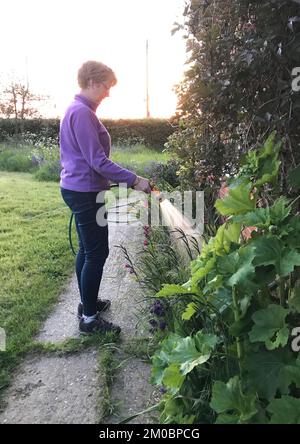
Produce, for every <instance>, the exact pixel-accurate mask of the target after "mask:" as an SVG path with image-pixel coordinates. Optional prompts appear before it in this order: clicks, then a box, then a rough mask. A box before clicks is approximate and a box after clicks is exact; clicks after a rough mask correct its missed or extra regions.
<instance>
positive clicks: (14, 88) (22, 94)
mask: <svg viewBox="0 0 300 444" xmlns="http://www.w3.org/2000/svg"><path fill="white" fill-rule="evenodd" d="M43 98H44V97H42V96H40V95H36V94H33V93H32V92H31V91H30V89H29V86H28V85H27V86H26V85H25V84H24V83H22V82H14V81H13V82H11V83H10V85H9V86H7V87H6V88H5V89H4V90H3V91H2V93H1V95H0V113H1V115H2V116H3V117H6V118H8V119H9V118H14V119H16V120H24V119H26V118H27V117H39V112H38V110H37V108H36V104H37V102H40V101H41V100H43Z"/></svg>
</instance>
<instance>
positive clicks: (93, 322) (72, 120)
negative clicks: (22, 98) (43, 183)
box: [60, 61, 151, 333]
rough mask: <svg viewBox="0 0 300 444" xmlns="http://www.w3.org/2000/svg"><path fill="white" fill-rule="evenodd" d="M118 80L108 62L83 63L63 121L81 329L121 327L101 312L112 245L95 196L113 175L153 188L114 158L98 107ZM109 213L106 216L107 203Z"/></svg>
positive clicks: (64, 184)
mask: <svg viewBox="0 0 300 444" xmlns="http://www.w3.org/2000/svg"><path fill="white" fill-rule="evenodd" d="M116 83H117V79H116V76H115V74H114V72H113V71H112V70H111V69H110V68H109V67H107V66H106V65H104V64H103V63H100V62H96V61H88V62H86V63H84V64H83V65H82V66H81V68H80V69H79V71H78V84H79V87H80V88H81V90H80V93H79V94H77V95H75V98H74V101H73V102H72V103H71V105H70V106H69V107H68V109H67V110H66V113H65V116H64V118H63V119H62V121H61V126H60V160H61V166H62V170H61V180H60V187H61V194H62V197H63V199H64V201H65V203H66V204H67V205H68V206H69V207H70V209H71V211H72V212H73V214H74V217H75V223H76V230H77V234H78V241H79V251H78V253H77V256H76V275H77V280H78V287H79V292H80V298H81V302H80V303H79V306H78V317H79V319H80V321H79V330H80V332H81V333H93V332H103V333H105V332H107V331H115V332H118V333H119V332H120V330H121V329H120V327H118V326H116V325H113V324H112V323H110V322H107V321H105V320H104V319H102V318H101V316H100V315H99V312H101V311H103V310H105V309H107V308H108V307H109V306H110V301H109V300H100V299H97V297H98V291H99V287H100V282H101V278H102V272H103V266H104V264H105V261H106V258H107V256H108V254H109V248H108V226H107V224H106V225H105V224H97V221H96V213H97V211H98V210H99V208H100V207H102V206H104V205H105V204H104V203H97V202H96V196H97V194H98V193H99V191H104V190H108V189H109V180H112V181H114V182H117V183H126V184H127V186H128V187H132V188H134V189H135V190H138V191H144V192H146V193H150V192H151V189H150V185H149V181H148V180H147V179H145V178H143V177H140V176H137V175H136V174H134V173H133V172H131V171H129V170H126V169H125V168H122V167H121V166H119V165H118V164H116V163H114V162H112V161H111V160H110V159H109V154H110V136H109V134H108V132H107V130H106V128H105V127H104V125H103V124H102V123H101V122H100V121H99V119H98V118H97V116H96V114H95V112H96V109H97V107H98V106H99V105H100V103H101V101H102V100H103V99H105V97H109V91H110V88H111V87H112V86H114V85H115V84H116ZM104 214H105V217H107V214H106V211H105V207H104Z"/></svg>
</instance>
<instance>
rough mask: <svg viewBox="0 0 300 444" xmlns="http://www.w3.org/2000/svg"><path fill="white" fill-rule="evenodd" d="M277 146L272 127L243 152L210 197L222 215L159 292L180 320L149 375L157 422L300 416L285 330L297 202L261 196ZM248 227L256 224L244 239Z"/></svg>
mask: <svg viewBox="0 0 300 444" xmlns="http://www.w3.org/2000/svg"><path fill="white" fill-rule="evenodd" d="M279 150H280V143H278V142H276V141H275V134H271V135H270V136H269V137H268V139H267V140H266V142H265V144H264V145H263V147H262V148H261V149H260V150H257V151H250V152H249V153H248V154H247V155H246V157H245V160H244V163H243V165H242V167H241V169H240V171H239V173H238V174H237V175H236V177H235V179H234V180H232V181H231V184H230V188H229V192H228V195H227V196H226V197H225V198H224V199H219V200H217V202H216V208H217V210H218V211H219V213H220V214H221V215H222V216H226V219H227V220H226V222H225V223H224V224H223V225H222V226H221V227H219V229H218V230H217V233H216V235H215V236H214V237H212V238H211V239H210V240H209V241H208V242H206V243H204V244H203V246H202V251H201V253H200V254H199V256H198V257H197V258H196V259H194V260H193V261H192V262H191V266H190V269H191V274H190V278H189V280H188V281H187V282H186V283H184V284H175V285H174V284H171V285H170V284H166V285H164V286H163V287H162V288H161V290H160V291H159V292H158V293H157V297H158V298H160V299H161V298H165V299H166V300H169V301H172V300H176V299H178V298H179V300H180V304H181V305H180V304H178V306H177V308H178V310H179V311H180V313H181V323H179V324H178V323H177V324H174V328H173V329H169V331H170V333H169V335H168V336H167V337H166V338H165V339H164V341H163V342H162V343H161V345H160V348H159V350H158V351H157V353H156V354H155V355H154V357H153V369H152V377H153V382H154V383H156V384H158V385H161V384H162V385H163V386H164V388H165V389H166V394H165V395H164V399H163V401H162V404H161V408H162V413H161V421H162V422H172V421H177V420H178V418H181V419H182V418H184V417H186V415H188V417H189V419H190V420H192V421H193V422H196V423H202V422H217V423H273V422H276V421H282V422H284V423H291V422H293V421H295V422H298V421H299V415H300V404H299V402H298V401H299V400H298V398H299V395H300V359H299V358H298V357H297V355H296V354H295V352H293V351H292V349H291V344H290V342H291V341H290V335H291V331H292V329H293V328H294V327H295V326H299V322H300V310H299V308H300V306H299V305H300V304H299V302H300V293H299V282H300V271H299V270H300V268H299V267H300V236H299V233H300V220H299V217H298V215H297V214H293V213H294V211H293V207H294V204H295V201H291V200H289V199H287V198H285V197H284V196H281V197H278V198H275V200H274V199H272V198H271V199H270V202H268V201H267V200H266V199H265V198H264V199H262V195H265V190H266V188H268V187H269V186H270V182H272V183H273V184H274V185H276V180H277V176H278V171H279V166H280V162H279ZM246 227H255V230H253V231H252V234H251V236H250V237H248V238H245V237H244V236H243V234H242V233H243V230H244V229H245V228H246ZM173 310H174V308H173ZM171 405H172V409H170V406H171ZM284 405H286V412H285V413H283V414H282V413H281V412H280V407H281V406H284ZM191 418H192V419H191Z"/></svg>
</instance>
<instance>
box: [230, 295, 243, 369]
mask: <svg viewBox="0 0 300 444" xmlns="http://www.w3.org/2000/svg"><path fill="white" fill-rule="evenodd" d="M232 299H233V313H234V320H235V322H238V321H239V319H240V315H239V307H238V303H237V291H236V287H235V286H234V287H233V289H232ZM236 348H237V355H238V361H239V369H240V375H241V376H242V364H241V361H242V358H243V349H242V343H241V338H240V337H239V336H238V337H237V338H236Z"/></svg>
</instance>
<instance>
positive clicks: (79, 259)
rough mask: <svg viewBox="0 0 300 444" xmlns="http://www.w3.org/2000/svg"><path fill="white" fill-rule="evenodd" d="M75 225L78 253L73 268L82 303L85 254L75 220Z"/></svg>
mask: <svg viewBox="0 0 300 444" xmlns="http://www.w3.org/2000/svg"><path fill="white" fill-rule="evenodd" d="M75 224H76V231H77V238H78V252H77V254H76V262H75V268H76V276H77V283H78V288H79V293H80V300H81V302H82V291H81V272H82V268H83V266H84V262H85V252H84V248H83V243H82V240H81V237H80V231H79V228H78V223H77V222H76V218H75Z"/></svg>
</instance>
